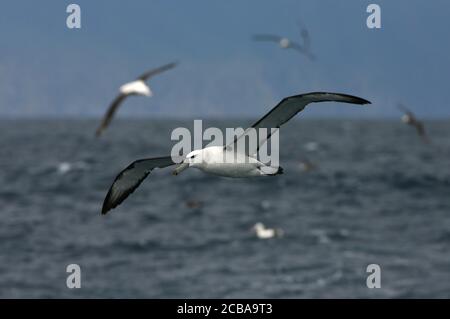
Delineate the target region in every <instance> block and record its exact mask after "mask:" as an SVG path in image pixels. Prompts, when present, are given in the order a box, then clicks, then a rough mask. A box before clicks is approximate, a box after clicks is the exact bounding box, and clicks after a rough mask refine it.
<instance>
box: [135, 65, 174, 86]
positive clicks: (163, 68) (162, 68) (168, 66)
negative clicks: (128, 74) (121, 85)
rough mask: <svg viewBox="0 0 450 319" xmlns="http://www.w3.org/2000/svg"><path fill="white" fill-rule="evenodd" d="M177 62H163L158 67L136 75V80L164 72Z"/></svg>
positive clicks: (144, 79) (143, 79)
mask: <svg viewBox="0 0 450 319" xmlns="http://www.w3.org/2000/svg"><path fill="white" fill-rule="evenodd" d="M177 64H178V63H177V62H172V63H169V64H165V65H163V66H160V67H159V68H156V69H152V70H150V71H147V72H145V73H144V74H142V75H141V76H140V77H138V80H142V81H147V80H148V79H149V78H151V77H152V76H155V75H157V74H160V73H162V72H165V71H167V70H170V69H173V68H174V67H176V66H177Z"/></svg>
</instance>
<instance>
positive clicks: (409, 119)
mask: <svg viewBox="0 0 450 319" xmlns="http://www.w3.org/2000/svg"><path fill="white" fill-rule="evenodd" d="M397 107H398V109H399V110H400V111H402V112H403V113H404V115H403V116H402V122H403V123H405V124H407V125H411V126H412V127H414V128H415V129H416V131H417V134H418V135H419V136H420V138H422V141H424V142H425V143H427V144H428V143H430V142H431V141H430V138H429V137H428V135H427V133H426V131H425V125H424V124H423V122H422V121H420V120H418V119H417V118H416V116H415V115H414V113H413V112H411V111H410V110H409V109H407V108H406V107H405V106H403V105H402V104H399V105H398V106H397Z"/></svg>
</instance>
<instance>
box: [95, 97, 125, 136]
mask: <svg viewBox="0 0 450 319" xmlns="http://www.w3.org/2000/svg"><path fill="white" fill-rule="evenodd" d="M126 97H127V95H126V94H120V95H118V96H117V97H116V98H115V99H114V101H113V102H112V103H111V105H110V106H109V108H108V111H107V112H106V114H105V116H104V117H103V120H102V123H101V124H100V126H99V127H98V128H97V131H96V132H95V134H96V135H97V136H100V135H101V134H102V133H103V131H104V130H105V129H106V128H107V127H108V125H109V123H110V122H111V120H112V118H113V117H114V114H115V113H116V111H117V109H118V108H119V106H120V104H121V103H122V102H123V100H124V99H125V98H126Z"/></svg>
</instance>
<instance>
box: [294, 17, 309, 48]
mask: <svg viewBox="0 0 450 319" xmlns="http://www.w3.org/2000/svg"><path fill="white" fill-rule="evenodd" d="M297 25H298V27H299V28H300V36H301V37H302V40H303V46H304V48H305V49H306V50H309V49H310V48H311V35H310V34H309V30H308V28H306V26H305V24H304V23H303V22H302V21H301V20H298V21H297Z"/></svg>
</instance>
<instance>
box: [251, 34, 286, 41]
mask: <svg viewBox="0 0 450 319" xmlns="http://www.w3.org/2000/svg"><path fill="white" fill-rule="evenodd" d="M252 39H253V40H254V41H272V42H280V41H281V39H282V37H280V36H279V35H274V34H255V35H253V36H252Z"/></svg>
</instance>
